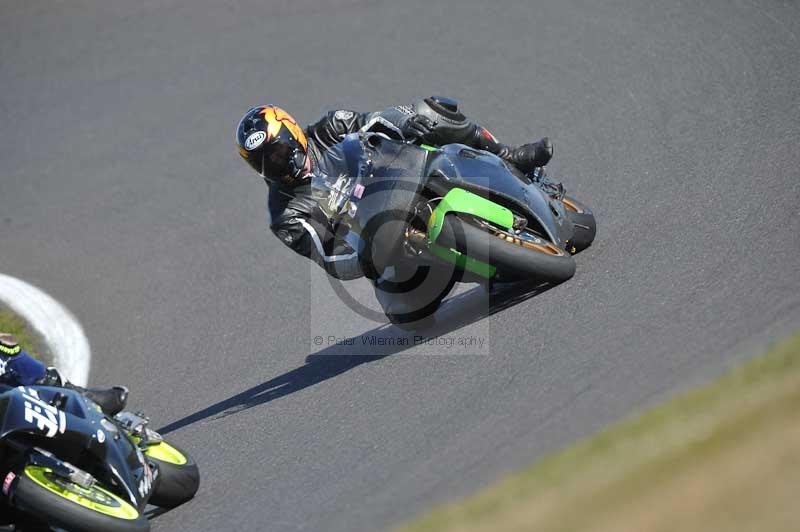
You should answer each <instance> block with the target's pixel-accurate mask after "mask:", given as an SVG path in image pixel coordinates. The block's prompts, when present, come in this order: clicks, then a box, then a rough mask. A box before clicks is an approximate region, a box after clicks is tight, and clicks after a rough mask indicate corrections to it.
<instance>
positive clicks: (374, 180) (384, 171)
mask: <svg viewBox="0 0 800 532" xmlns="http://www.w3.org/2000/svg"><path fill="white" fill-rule="evenodd" d="M341 146H342V149H343V153H344V157H345V159H346V161H347V166H348V169H349V170H350V175H351V176H354V177H355V179H351V178H348V179H350V180H349V181H348V183H347V186H346V188H347V194H346V198H345V199H347V198H350V200H352V201H354V202H355V203H357V205H358V210H357V212H356V213H355V214H354V215H353V216H352V218H353V220H352V222H351V223H350V225H352V226H353V229H357V228H358V227H364V226H365V224H366V223H367V220H370V218H371V217H372V216H374V215H375V213H378V212H381V211H383V210H386V208H387V207H388V205H387V204H385V203H381V201H382V202H387V201H391V202H392V208H393V209H395V210H398V209H402V208H404V207H405V208H407V209H408V210H410V209H411V205H412V203H411V202H412V201H413V199H414V197H415V195H418V194H420V192H421V190H422V189H423V188H425V189H427V190H429V191H430V192H431V193H433V195H434V196H439V197H441V196H444V195H446V194H447V192H449V191H450V190H452V189H453V188H456V187H458V188H463V189H466V190H469V191H471V192H474V193H476V194H478V195H480V196H484V197H486V198H488V199H490V200H492V201H495V202H497V203H499V204H501V205H503V206H504V207H506V208H508V209H510V210H512V211H513V212H515V213H517V214H518V215H521V216H525V217H526V218H528V222H529V226H531V227H537V228H539V229H541V231H542V232H543V233H544V234H543V236H546V237H548V238H549V239H550V240H551V241H552V242H553V243H554V244H556V245H558V246H561V247H563V246H564V245H565V243H566V242H567V241H568V240H569V239H570V238H572V236H573V230H574V229H573V226H572V224H571V223H569V221H568V219H567V217H566V212H565V210H564V206H563V204H562V203H561V202H560V201H555V200H553V199H552V198H551V197H550V196H548V195H547V194H546V193H545V192H544V191H543V190H542V189H541V188H540V187H539V186H537V184H536V183H534V182H533V181H532V180H531V179H530V178H528V177H527V176H525V175H522V174H521V173H520V172H519V171H517V170H516V169H514V168H513V167H511V166H510V165H507V164H506V163H505V162H504V161H503V160H502V159H500V158H499V157H497V156H496V155H492V154H491V153H489V152H486V151H482V150H476V149H474V148H470V147H469V146H466V145H464V144H448V145H446V146H443V147H442V148H441V149H439V150H437V151H434V152H431V151H428V150H425V149H423V148H420V147H418V146H415V145H412V144H408V143H404V142H400V141H397V140H393V139H387V138H385V137H382V136H379V135H370V136H364V135H362V136H358V135H348V136H347V138H346V139H345V141H344V142H343V143H342V144H341ZM357 183H361V184H362V185H364V186H365V193H364V194H363V196H362V197H361V198H351V197H350V196H351V195H352V190H353V188H354V187H355V185H356V184H357ZM389 188H391V189H397V190H405V191H406V192H407V194H406V196H407V201H406V202H405V203H403V204H400V203H397V199H391V200H390V199H389V198H388V197H387V195H386V194H380V196H379V197H380V198H381V199H380V200H378V199H377V198H371V196H373V195H375V194H377V193H381V192H384V191H386V190H387V189H389ZM406 189H407V190H406ZM368 198H371V201H370V202H368V201H367V199H368Z"/></svg>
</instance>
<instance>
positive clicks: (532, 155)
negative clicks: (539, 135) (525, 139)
mask: <svg viewBox="0 0 800 532" xmlns="http://www.w3.org/2000/svg"><path fill="white" fill-rule="evenodd" d="M501 157H502V158H503V159H505V160H507V161H509V162H511V163H512V164H513V165H514V166H516V167H517V168H519V169H520V170H522V171H523V172H525V173H528V172H531V171H532V170H533V169H534V168H538V167H540V166H545V165H546V164H547V163H548V162H550V159H552V157H553V143H552V141H551V140H550V139H549V138H548V137H544V138H543V139H541V140H539V141H537V142H532V143H530V144H523V145H522V146H519V147H517V148H508V153H507V154H503V155H501Z"/></svg>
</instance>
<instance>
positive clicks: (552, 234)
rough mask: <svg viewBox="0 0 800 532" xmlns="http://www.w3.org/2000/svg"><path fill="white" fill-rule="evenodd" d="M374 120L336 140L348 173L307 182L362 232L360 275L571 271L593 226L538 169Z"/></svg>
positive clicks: (557, 275)
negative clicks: (444, 268) (409, 268)
mask: <svg viewBox="0 0 800 532" xmlns="http://www.w3.org/2000/svg"><path fill="white" fill-rule="evenodd" d="M376 125H377V126H378V127H377V128H374V129H372V130H371V131H364V132H360V133H357V134H351V135H348V136H347V137H345V139H344V141H343V142H342V144H341V146H342V150H343V153H344V158H345V160H346V162H347V164H348V167H349V176H347V177H345V176H340V177H339V178H338V179H337V180H336V182H335V183H325V184H324V186H323V185H321V186H317V187H315V185H314V183H312V190H313V189H314V188H316V189H318V190H319V191H320V196H319V199H320V204H321V205H322V206H323V210H327V214H328V215H329V216H331V217H336V219H337V220H338V223H339V227H341V228H344V229H345V230H346V231H348V232H353V233H355V234H357V235H358V236H359V237H360V243H359V245H358V257H359V262H360V264H361V267H362V270H363V272H364V274H365V276H366V277H368V278H370V279H372V280H377V279H379V278H381V276H383V275H384V272H385V271H386V269H387V268H390V267H397V266H398V265H400V264H408V263H409V262H410V263H412V264H415V265H416V267H419V266H420V265H423V266H435V265H436V264H437V263H438V264H439V267H441V265H442V264H446V265H448V267H449V268H451V269H452V270H453V276H454V277H455V278H457V280H458V281H461V282H478V283H482V284H485V285H489V286H490V285H491V284H492V283H494V282H513V281H522V280H535V281H546V282H550V283H560V282H563V281H566V280H567V279H569V278H571V277H572V276H573V275H574V273H575V260H574V258H573V255H575V254H577V253H579V252H580V251H582V250H584V249H586V248H587V247H589V245H591V243H592V242H593V240H594V238H595V235H596V232H597V224H596V221H595V217H594V215H593V213H592V211H591V210H590V209H589V208H588V207H587V206H586V205H584V204H583V203H581V202H580V201H578V200H577V199H575V198H573V197H571V196H568V195H567V194H566V193H565V191H564V187H563V186H562V185H561V184H560V183H558V182H556V181H553V180H551V179H550V178H549V177H548V176H547V175H546V174H545V171H544V168H537V169H535V170H534V171H532V172H530V173H529V174H523V173H521V172H520V171H519V170H518V169H516V168H515V167H513V166H512V165H510V164H507V163H506V162H505V161H503V160H502V159H500V158H499V157H497V156H495V155H493V154H491V153H489V152H486V151H482V150H477V149H474V148H471V147H468V146H466V145H463V144H447V145H443V146H440V147H436V146H429V145H424V144H423V145H417V144H414V143H408V142H405V141H403V140H402V137H400V136H398V135H397V132H396V131H393V130H392V129H391V128H390V127H385V125H384V126H382V125H381V124H376ZM323 188H324V189H325V190H324V191H323ZM450 286H452V285H450ZM393 290H402V288H400V289H398V288H394V289H393ZM437 305H438V303H437ZM434 310H435V309H434ZM390 317H391V316H390Z"/></svg>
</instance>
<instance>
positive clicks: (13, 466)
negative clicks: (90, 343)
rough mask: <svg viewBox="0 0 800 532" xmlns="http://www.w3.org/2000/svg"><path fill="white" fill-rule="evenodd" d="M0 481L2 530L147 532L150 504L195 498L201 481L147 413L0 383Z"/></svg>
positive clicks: (189, 460) (46, 389)
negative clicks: (111, 412) (115, 410)
mask: <svg viewBox="0 0 800 532" xmlns="http://www.w3.org/2000/svg"><path fill="white" fill-rule="evenodd" d="M0 481H2V486H0V526H2V525H12V524H13V525H14V526H16V527H17V528H16V529H17V530H19V529H22V530H29V529H33V530H49V529H50V528H48V527H52V528H55V529H63V530H68V531H79V532H145V531H148V530H150V525H149V524H148V521H147V519H146V518H145V516H144V515H143V510H144V508H145V506H146V505H147V504H148V503H150V504H154V505H156V506H162V507H167V508H172V507H175V506H178V505H179V504H182V503H184V502H186V501H188V500H189V499H191V498H192V497H194V495H195V493H196V492H197V489H198V487H199V483H200V476H199V472H198V468H197V464H196V463H195V462H194V460H193V459H192V458H191V456H189V454H188V453H186V452H185V451H183V450H182V449H180V448H179V447H177V446H175V445H172V444H170V443H168V442H167V441H165V440H164V439H163V438H162V437H161V436H160V435H159V434H158V433H156V432H155V431H153V430H152V429H150V428H149V427H148V419H147V418H146V417H144V416H143V415H142V414H133V413H130V412H120V413H119V414H117V415H116V416H114V417H109V416H107V415H105V414H104V413H103V411H102V410H101V409H100V406H99V405H97V404H96V403H94V402H93V401H91V400H90V399H89V398H87V397H84V396H83V395H81V394H80V393H78V392H75V391H72V390H68V389H64V388H54V387H48V386H20V387H16V388H14V387H10V386H5V385H0Z"/></svg>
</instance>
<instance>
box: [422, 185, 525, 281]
mask: <svg viewBox="0 0 800 532" xmlns="http://www.w3.org/2000/svg"><path fill="white" fill-rule="evenodd" d="M451 212H461V213H465V214H470V215H472V216H475V217H477V218H483V219H484V220H487V221H489V222H492V223H493V224H496V225H499V226H500V227H505V228H506V229H510V228H511V226H512V224H513V223H514V215H513V214H511V211H510V210H508V209H506V208H505V207H503V206H501V205H498V204H497V203H494V202H492V201H489V200H487V199H486V198H482V197H481V196H478V195H477V194H473V193H472V192H468V191H466V190H464V189H461V188H454V189H453V190H451V191H450V192H448V193H447V195H446V196H445V197H444V198H442V201H440V202H439V205H437V206H436V209H435V210H434V211H433V214H431V217H430V219H429V220H428V235H429V239H430V242H431V244H430V250H431V252H432V253H433V254H434V255H435V256H437V257H439V258H440V259H442V260H446V261H447V262H450V263H452V264H455V265H457V266H459V267H460V268H463V269H464V270H467V271H470V272H472V273H475V274H477V275H480V276H481V277H484V278H486V279H491V278H492V277H494V275H495V273H496V272H497V269H496V268H495V267H494V266H491V265H489V264H486V263H484V262H480V261H477V260H475V259H473V258H472V257H468V256H467V255H464V254H463V253H460V252H458V251H456V250H454V249H449V248H446V247H443V246H439V245H437V244H436V243H435V242H436V240H437V239H438V238H439V234H440V233H441V232H442V226H443V224H444V217H445V216H446V215H447V214H448V213H451Z"/></svg>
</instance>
